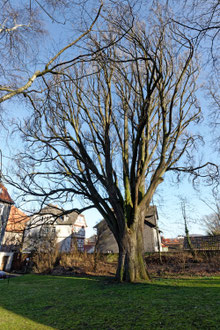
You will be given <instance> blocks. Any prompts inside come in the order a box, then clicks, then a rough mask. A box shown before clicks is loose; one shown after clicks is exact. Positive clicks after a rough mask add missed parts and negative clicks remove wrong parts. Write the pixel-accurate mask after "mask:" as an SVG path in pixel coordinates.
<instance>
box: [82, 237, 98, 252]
mask: <svg viewBox="0 0 220 330" xmlns="http://www.w3.org/2000/svg"><path fill="white" fill-rule="evenodd" d="M96 241H97V236H96V235H93V236H91V237H89V238H86V239H85V245H84V250H85V251H86V252H87V253H94V252H95V245H96Z"/></svg>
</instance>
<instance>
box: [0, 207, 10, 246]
mask: <svg viewBox="0 0 220 330" xmlns="http://www.w3.org/2000/svg"><path fill="white" fill-rule="evenodd" d="M10 210H11V205H9V204H6V203H3V202H0V248H1V244H2V241H3V237H4V234H5V229H6V226H7V222H8V217H9V214H10Z"/></svg>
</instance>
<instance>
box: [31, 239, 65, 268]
mask: <svg viewBox="0 0 220 330" xmlns="http://www.w3.org/2000/svg"><path fill="white" fill-rule="evenodd" d="M59 259H60V252H59V246H58V245H57V237H56V235H55V234H54V233H52V234H51V233H49V234H48V235H46V236H44V237H43V239H42V238H41V239H40V240H39V239H38V241H37V242H36V244H35V246H34V254H33V257H32V263H33V268H32V270H33V272H35V273H41V274H42V273H44V274H49V273H51V272H52V270H53V269H54V267H55V266H56V265H57V264H58V263H59Z"/></svg>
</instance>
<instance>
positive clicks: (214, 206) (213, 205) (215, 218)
mask: <svg viewBox="0 0 220 330" xmlns="http://www.w3.org/2000/svg"><path fill="white" fill-rule="evenodd" d="M202 201H203V202H204V203H205V204H206V205H207V206H208V207H209V208H210V210H211V211H212V213H211V214H209V215H206V216H204V217H203V219H202V224H203V225H205V228H206V232H207V234H208V235H211V236H215V235H220V205H219V202H220V196H219V193H218V191H216V190H215V191H213V192H212V200H207V199H206V200H204V199H202Z"/></svg>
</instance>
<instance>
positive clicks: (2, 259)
mask: <svg viewBox="0 0 220 330" xmlns="http://www.w3.org/2000/svg"><path fill="white" fill-rule="evenodd" d="M13 204H14V202H13V200H12V199H11V197H10V195H9V193H8V191H7V189H6V188H5V186H4V185H3V184H2V183H1V182H0V270H6V271H7V270H8V269H10V267H11V263H12V258H13V253H11V252H4V251H2V243H3V238H4V235H5V229H6V226H7V223H8V218H9V214H10V210H11V206H12V205H13Z"/></svg>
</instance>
